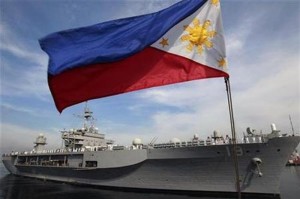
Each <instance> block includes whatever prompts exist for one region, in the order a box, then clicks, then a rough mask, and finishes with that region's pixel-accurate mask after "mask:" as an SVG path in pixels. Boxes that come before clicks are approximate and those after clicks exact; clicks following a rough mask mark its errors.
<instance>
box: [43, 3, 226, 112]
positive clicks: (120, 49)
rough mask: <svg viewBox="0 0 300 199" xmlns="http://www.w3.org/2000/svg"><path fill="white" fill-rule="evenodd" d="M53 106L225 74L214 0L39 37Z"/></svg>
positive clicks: (60, 109)
mask: <svg viewBox="0 0 300 199" xmlns="http://www.w3.org/2000/svg"><path fill="white" fill-rule="evenodd" d="M39 42H40V46H41V48H42V49H43V50H44V51H45V52H46V53H47V54H48V55H49V66H48V83H49V87H50V90H51V93H52V95H53V98H54V101H55V104H56V107H57V109H58V110H59V111H60V112H61V111H62V110H63V109H64V108H66V107H68V106H71V105H74V104H77V103H80V102H83V101H86V100H89V99H95V98H100V97H106V96H111V95H116V94H120V93H126V92H130V91H135V90H140V89H144V88H150V87H155V86H161V85H168V84H173V83H177V82H184V81H190V80H195V79H202V78H212V77H228V76H229V75H228V73H227V72H226V53H225V44H224V37H223V28H222V20H221V11H220V4H219V0H197V1H196V0H184V1H181V2H179V3H177V4H174V5H172V6H171V7H169V8H166V9H164V10H161V11H159V12H156V13H151V14H147V15H142V16H136V17H130V18H125V19H118V20H113V21H109V22H104V23H100V24H96V25H92V26H88V27H83V28H77V29H71V30H65V31H61V32H57V33H53V34H50V35H48V36H46V37H45V38H42V39H40V41H39Z"/></svg>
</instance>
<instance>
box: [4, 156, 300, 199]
mask: <svg viewBox="0 0 300 199" xmlns="http://www.w3.org/2000/svg"><path fill="white" fill-rule="evenodd" d="M280 192H281V194H280V195H281V199H299V198H300V166H298V167H297V166H289V167H285V168H284V170H283V172H282V176H281V183H280ZM119 198H120V199H136V198H138V199H170V198H171V199H195V198H201V199H222V198H224V196H223V197H215V196H214V197H207V196H200V197H199V196H197V197H196V196H189V195H176V194H159V193H134V192H123V191H110V190H101V189H99V188H89V187H80V186H75V185H70V184H66V183H59V182H51V181H43V180H38V179H33V178H26V177H19V176H14V175H11V174H9V173H8V172H7V170H6V169H5V168H4V166H3V164H2V162H1V163H0V199H119ZM228 198H229V199H230V198H232V197H227V199H228Z"/></svg>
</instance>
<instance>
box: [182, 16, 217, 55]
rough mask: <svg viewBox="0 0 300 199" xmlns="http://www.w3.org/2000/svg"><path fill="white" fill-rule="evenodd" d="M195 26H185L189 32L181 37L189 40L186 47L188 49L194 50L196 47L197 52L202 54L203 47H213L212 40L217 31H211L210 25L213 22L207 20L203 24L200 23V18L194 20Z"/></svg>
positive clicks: (183, 39)
mask: <svg viewBox="0 0 300 199" xmlns="http://www.w3.org/2000/svg"><path fill="white" fill-rule="evenodd" d="M193 26H194V27H191V26H184V30H185V31H187V32H188V34H186V35H183V36H182V37H181V41H188V42H189V44H188V45H187V47H186V49H187V50H188V51H192V50H193V49H194V47H195V48H196V49H197V52H198V53H199V54H201V53H202V52H203V47H206V48H211V47H213V43H212V42H211V41H210V39H211V38H213V37H214V36H215V35H216V34H217V32H216V31H210V30H209V27H210V26H211V22H210V21H209V20H206V21H205V22H204V23H203V24H201V23H200V20H199V19H197V18H196V19H194V20H193Z"/></svg>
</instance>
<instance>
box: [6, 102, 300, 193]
mask: <svg viewBox="0 0 300 199" xmlns="http://www.w3.org/2000/svg"><path fill="white" fill-rule="evenodd" d="M92 114H93V113H92V112H91V111H90V110H89V109H88V108H87V107H85V109H84V114H83V115H82V116H81V117H82V118H83V119H84V123H83V127H82V128H77V129H70V130H68V131H67V130H63V131H61V137H62V139H63V141H64V147H63V148H59V149H54V150H47V149H45V148H44V146H45V145H46V138H45V136H44V135H42V134H41V135H39V136H38V137H37V139H36V142H34V143H35V146H34V149H33V150H32V151H28V152H12V153H10V154H4V155H3V156H2V159H3V163H4V165H5V167H6V168H7V169H8V170H9V171H10V172H11V173H12V174H15V175H20V176H27V177H34V178H39V179H44V180H54V181H61V182H68V183H76V184H89V185H95V186H100V187H105V188H118V189H144V190H150V191H153V190H156V191H175V192H181V191H184V192H186V191H187V192H192V193H194V192H199V193H200V192H214V193H216V192H217V193H221V192H222V193H235V192H236V187H235V181H234V177H233V176H234V169H233V158H232V157H233V145H232V141H231V138H230V137H229V136H224V137H223V136H222V135H221V134H220V133H219V132H218V131H214V133H213V135H212V136H211V137H208V138H205V139H201V138H199V136H198V135H197V134H195V135H194V136H193V138H192V139H191V140H190V141H181V140H179V139H178V138H173V139H171V140H170V142H168V143H157V144H154V142H153V141H152V142H150V144H143V142H142V140H141V139H139V138H135V139H134V140H133V142H132V145H131V146H120V145H116V144H115V143H114V142H113V141H112V140H107V139H105V135H104V134H101V133H100V132H99V130H98V129H97V128H96V127H95V126H94V122H93V121H94V120H93V116H92ZM271 130H272V131H271V133H269V134H262V133H260V134H257V133H255V132H254V131H253V130H251V129H250V128H248V129H247V133H246V134H245V135H244V138H243V140H242V141H241V142H240V143H238V144H237V155H238V163H239V173H240V179H241V183H240V184H241V191H242V194H257V193H258V194H271V195H274V194H275V195H277V194H279V180H280V174H281V171H282V169H283V167H284V166H285V164H286V162H287V160H288V158H289V155H290V154H291V152H293V150H294V149H295V148H296V146H297V145H298V143H299V141H300V137H299V136H287V135H284V136H283V135H281V134H280V131H279V130H277V129H276V127H275V125H274V124H272V125H271Z"/></svg>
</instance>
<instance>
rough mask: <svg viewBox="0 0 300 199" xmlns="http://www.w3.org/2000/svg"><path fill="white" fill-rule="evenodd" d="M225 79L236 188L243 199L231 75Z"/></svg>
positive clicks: (239, 196)
mask: <svg viewBox="0 0 300 199" xmlns="http://www.w3.org/2000/svg"><path fill="white" fill-rule="evenodd" d="M224 79H225V84H226V92H227V100H228V108H229V115H230V125H231V134H232V146H233V161H234V169H235V180H236V190H237V192H238V198H239V199H241V187H240V177H239V176H240V174H239V164H238V157H237V143H236V134H235V125H234V118H233V107H232V98H231V89H230V81H229V77H226V78H224Z"/></svg>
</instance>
